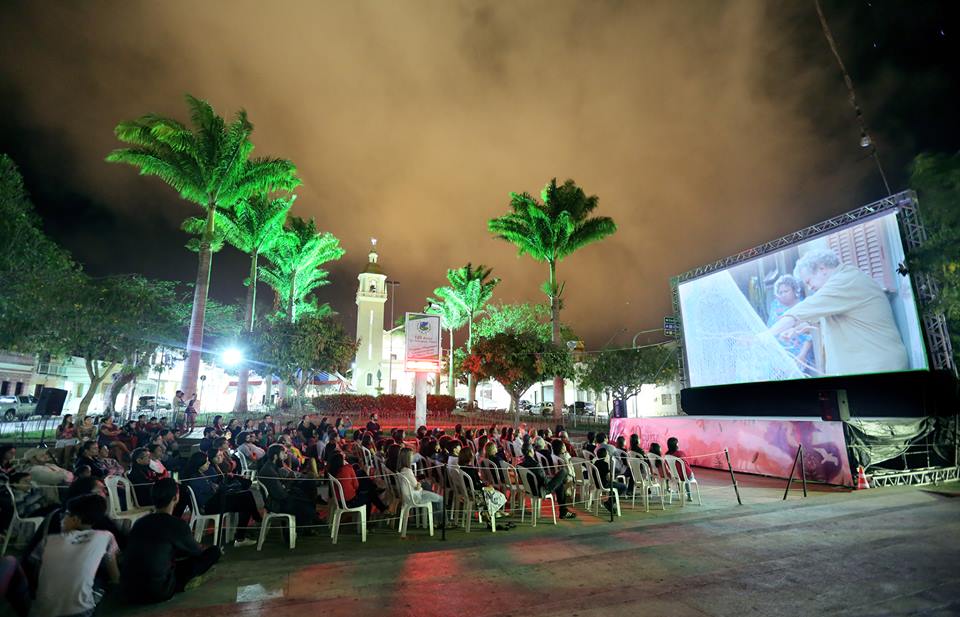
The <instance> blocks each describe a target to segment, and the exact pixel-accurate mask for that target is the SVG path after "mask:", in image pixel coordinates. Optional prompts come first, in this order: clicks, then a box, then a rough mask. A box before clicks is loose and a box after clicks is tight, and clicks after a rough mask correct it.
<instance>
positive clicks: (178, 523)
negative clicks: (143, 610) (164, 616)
mask: <svg viewBox="0 0 960 617" xmlns="http://www.w3.org/2000/svg"><path fill="white" fill-rule="evenodd" d="M179 499H180V489H179V487H178V486H177V483H176V482H175V481H174V480H173V479H172V478H164V479H163V480H160V481H158V482H157V483H156V485H154V487H153V503H154V506H155V507H156V512H154V513H153V514H148V515H147V516H145V517H143V518H141V519H138V520H137V522H136V523H134V525H133V529H131V530H130V536H129V538H128V540H127V550H126V551H124V555H123V563H122V567H121V575H120V581H121V586H122V587H123V589H124V591H125V592H126V594H127V597H128V599H129V600H130V601H131V602H134V603H138V604H152V603H156V602H163V601H165V600H169V599H170V598H172V597H173V595H174V594H175V593H177V592H181V591H189V590H190V589H194V588H196V587H197V586H199V585H200V583H202V582H203V580H204V574H205V573H207V572H208V571H209V570H210V568H212V567H213V566H214V565H215V564H216V563H217V561H218V560H219V559H220V549H219V548H217V547H215V546H211V547H208V548H203V547H202V546H200V545H199V544H197V541H196V540H194V539H193V534H192V533H191V532H190V526H189V525H187V523H186V522H185V521H183V520H182V519H179V518H177V517H175V516H173V511H174V509H175V508H176V506H177V503H178V502H179Z"/></svg>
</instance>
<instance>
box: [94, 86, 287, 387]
mask: <svg viewBox="0 0 960 617" xmlns="http://www.w3.org/2000/svg"><path fill="white" fill-rule="evenodd" d="M186 99H187V106H188V107H189V108H190V123H191V125H192V126H191V127H187V126H185V125H184V124H181V123H180V122H178V121H176V120H173V119H171V118H164V117H163V116H159V115H156V114H147V115H145V116H142V117H140V118H138V119H136V120H129V121H124V122H121V123H120V124H118V125H117V127H116V128H115V129H114V134H115V135H116V136H117V139H119V140H120V141H122V142H124V143H126V144H129V145H130V147H127V148H120V149H117V150H114V151H113V152H111V153H110V154H109V155H107V161H109V162H111V163H127V164H128V165H133V166H135V167H138V168H139V169H140V174H141V175H151V176H158V177H159V178H161V179H162V180H163V181H164V182H166V183H167V184H169V185H170V186H171V187H173V188H174V189H175V190H176V191H177V192H178V193H179V194H180V196H181V197H182V198H183V199H186V200H187V201H190V202H193V203H195V204H198V205H199V206H200V207H201V208H203V209H204V210H205V211H206V225H205V228H204V231H203V233H202V234H201V236H200V241H199V247H198V248H199V264H198V267H197V284H196V287H195V288H194V296H193V312H192V314H191V318H190V332H189V334H188V335H187V352H188V354H189V355H188V357H187V363H186V366H185V368H184V371H183V378H182V381H181V385H180V389H181V390H183V391H184V392H186V393H188V395H189V394H191V393H193V392H196V390H197V378H198V376H199V372H200V351H201V349H202V347H203V319H204V315H205V313H206V305H207V292H208V290H209V287H210V269H211V266H212V264H213V252H212V250H211V245H212V244H213V242H214V241H215V230H216V223H215V221H216V214H217V212H218V211H220V210H222V209H230V208H233V207H234V206H235V205H236V204H237V203H238V202H240V201H242V200H244V199H246V198H248V197H250V196H252V195H256V194H261V193H269V192H272V191H277V190H283V191H292V190H293V189H295V188H296V187H297V186H298V185H299V184H300V179H299V178H297V169H296V167H295V166H294V165H293V163H292V162H290V161H288V160H286V159H274V158H251V157H250V155H251V153H252V152H253V143H252V142H251V141H250V134H251V133H252V132H253V125H252V124H251V123H250V121H249V120H248V119H247V114H246V112H245V111H243V110H240V111H239V112H237V115H236V117H235V118H234V120H233V121H232V122H230V123H229V124H227V123H226V122H224V120H223V118H222V117H220V116H218V115H217V114H216V112H214V110H213V107H211V106H210V104H209V103H207V102H206V101H203V100H200V99H197V98H195V97H193V96H191V95H189V94H188V95H186Z"/></svg>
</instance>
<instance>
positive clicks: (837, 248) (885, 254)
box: [678, 212, 927, 387]
mask: <svg viewBox="0 0 960 617" xmlns="http://www.w3.org/2000/svg"><path fill="white" fill-rule="evenodd" d="M903 259H904V255H903V244H902V243H901V241H900V233H899V229H898V227H897V214H896V212H890V213H888V214H883V215H880V216H877V217H875V218H870V219H864V220H861V221H858V222H855V223H852V224H850V225H848V226H846V227H841V228H839V229H838V230H837V231H834V232H832V233H829V234H825V235H822V236H818V237H816V238H814V239H812V240H809V241H807V242H800V243H797V244H794V245H791V246H788V247H786V248H784V249H782V250H780V251H777V252H774V253H769V254H767V255H764V256H762V257H758V258H756V259H754V260H751V261H747V262H744V263H740V264H737V265H735V266H731V267H729V268H727V269H724V270H720V271H718V272H713V273H711V274H708V275H705V276H702V277H699V278H696V279H692V280H689V281H685V282H683V283H680V285H679V287H678V293H679V296H680V313H681V317H682V320H683V337H684V346H685V349H686V356H687V370H688V378H689V382H690V385H691V386H692V387H697V386H713V385H721V384H734V383H747V382H755V381H775V380H783V379H801V378H807V377H826V376H835V375H855V374H863V373H882V372H892V371H907V370H920V369H926V368H927V356H926V350H925V348H924V344H923V336H922V333H921V329H920V319H919V313H918V311H917V306H916V301H915V298H914V295H913V287H912V286H911V285H910V278H909V276H908V275H902V274H899V273H898V272H897V268H898V264H900V263H902V262H903Z"/></svg>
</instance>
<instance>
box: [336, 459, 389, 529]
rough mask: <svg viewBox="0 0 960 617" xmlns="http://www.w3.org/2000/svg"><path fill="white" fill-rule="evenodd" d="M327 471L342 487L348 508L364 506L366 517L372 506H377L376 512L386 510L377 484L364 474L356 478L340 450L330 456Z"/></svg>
mask: <svg viewBox="0 0 960 617" xmlns="http://www.w3.org/2000/svg"><path fill="white" fill-rule="evenodd" d="M327 473H329V474H330V475H332V476H333V477H334V478H336V479H337V480H338V481H339V482H340V486H342V487H343V498H344V499H345V500H346V502H347V507H348V508H358V507H360V506H366V508H367V516H368V517H369V516H370V514H371V509H372V507H373V506H376V507H377V511H378V512H386V511H387V505H386V504H385V503H383V500H381V499H380V495H379V494H378V492H379V491H378V490H377V485H376V484H374V483H373V481H372V480H370V478H368V477H366V474H364V475H363V476H361V477H359V478H358V477H357V472H356V470H355V469H354V468H353V465H350V464H349V463H347V462H346V461H345V460H344V458H343V453H342V452H337V453H335V454H334V455H333V456H332V457H331V458H330V466H329V467H328V468H327Z"/></svg>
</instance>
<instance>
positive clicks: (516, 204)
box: [487, 178, 617, 417]
mask: <svg viewBox="0 0 960 617" xmlns="http://www.w3.org/2000/svg"><path fill="white" fill-rule="evenodd" d="M540 199H541V200H542V201H539V202H538V201H537V200H536V198H534V197H531V196H530V195H529V194H527V193H510V209H511V212H509V213H508V214H505V215H503V216H501V217H498V218H495V219H490V221H488V222H487V227H488V228H489V229H490V231H491V232H493V233H494V234H496V237H497V238H500V239H501V240H506V241H507V242H510V243H511V244H513V245H515V246H516V247H517V248H518V249H519V254H520V255H525V254H526V255H530V257H532V258H533V259H534V260H535V261H539V262H547V266H548V267H549V273H550V276H549V279H548V280H547V282H546V283H544V285H543V287H542V289H543V292H544V293H545V294H546V295H547V297H548V298H549V299H550V321H551V326H552V335H553V336H552V338H553V342H554V344H560V309H561V299H562V296H563V288H564V285H563V284H562V283H559V282H558V281H557V263H558V262H560V261H562V260H563V259H564V258H565V257H568V256H569V255H571V254H572V253H574V252H575V251H576V250H577V249H580V248H583V247H584V246H586V245H588V244H592V243H594V242H597V241H599V240H602V239H603V238H606V237H607V236H609V235H611V234H613V233H614V232H615V231H617V225H616V223H614V222H613V219H612V218H610V217H606V216H595V217H591V216H590V214H591V213H592V212H593V211H594V210H595V209H596V208H597V204H598V202H599V198H598V197H597V196H596V195H591V196H589V197H588V196H587V195H586V194H585V193H584V192H583V189H581V188H580V187H578V186H577V185H576V184H575V183H574V181H573V180H567V181H566V182H564V183H563V185H561V186H557V179H556V178H554V179H552V180H550V182H549V183H547V185H546V186H545V187H544V188H543V191H541V193H540ZM563 403H564V401H563V378H562V377H554V379H553V413H554V416H557V417H559V415H560V414H562V413H563Z"/></svg>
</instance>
